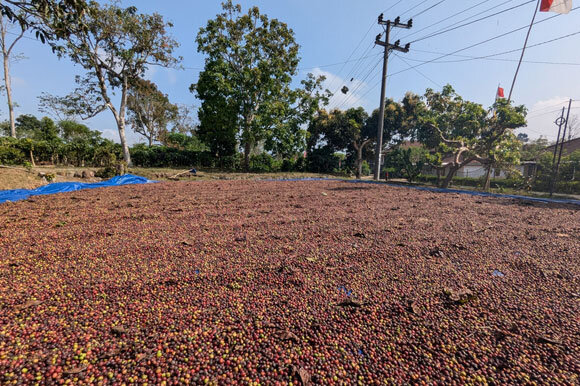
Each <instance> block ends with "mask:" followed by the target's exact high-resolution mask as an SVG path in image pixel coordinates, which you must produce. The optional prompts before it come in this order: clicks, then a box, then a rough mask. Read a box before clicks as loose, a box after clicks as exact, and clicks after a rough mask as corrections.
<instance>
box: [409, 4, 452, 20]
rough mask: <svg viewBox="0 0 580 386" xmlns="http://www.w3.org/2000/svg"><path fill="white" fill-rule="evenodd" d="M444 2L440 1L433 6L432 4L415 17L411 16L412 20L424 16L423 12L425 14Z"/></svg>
mask: <svg viewBox="0 0 580 386" xmlns="http://www.w3.org/2000/svg"><path fill="white" fill-rule="evenodd" d="M445 1H446V0H441V1H439V2H438V3H435V4H433V5H432V6H430V7H428V8H426V9H424V10H422V11H421V12H419V13H417V14H415V15H413V16H412V18H413V19H414V18H416V17H417V16H420V15H422V14H424V13H425V12H427V11H429V10H431V9H433V8H435V7H436V6H438V5H439V4H441V3H444V2H445Z"/></svg>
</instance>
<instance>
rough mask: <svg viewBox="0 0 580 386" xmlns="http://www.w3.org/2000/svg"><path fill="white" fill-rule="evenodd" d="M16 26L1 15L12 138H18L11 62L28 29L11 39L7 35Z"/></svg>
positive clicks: (1, 42)
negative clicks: (17, 45) (17, 44)
mask: <svg viewBox="0 0 580 386" xmlns="http://www.w3.org/2000/svg"><path fill="white" fill-rule="evenodd" d="M18 17H19V18H21V19H23V20H24V21H26V20H27V19H28V17H26V15H23V16H18ZM14 25H15V22H13V21H11V19H9V18H8V17H7V16H5V15H1V17H0V47H1V48H2V59H3V64H4V90H5V91H6V102H7V104H8V117H9V118H8V119H9V122H10V136H12V137H14V138H16V119H15V118H14V101H13V100H12V82H11V77H10V60H11V59H14V55H13V54H14V52H13V50H14V46H15V45H16V43H18V42H19V41H20V39H22V38H23V37H24V33H25V32H26V29H24V27H22V25H21V26H20V28H19V32H18V33H15V37H14V38H13V39H10V38H9V37H8V36H7V35H8V34H10V33H12V32H11V31H10V29H11V27H13V26H14Z"/></svg>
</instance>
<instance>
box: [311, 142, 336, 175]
mask: <svg viewBox="0 0 580 386" xmlns="http://www.w3.org/2000/svg"><path fill="white" fill-rule="evenodd" d="M307 161H308V167H307V169H308V171H310V172H312V173H332V172H333V171H334V170H338V169H340V168H339V164H340V157H339V156H337V155H336V154H335V153H334V150H333V149H332V148H331V147H330V146H325V147H322V148H319V149H313V150H312V151H310V153H308V159H307Z"/></svg>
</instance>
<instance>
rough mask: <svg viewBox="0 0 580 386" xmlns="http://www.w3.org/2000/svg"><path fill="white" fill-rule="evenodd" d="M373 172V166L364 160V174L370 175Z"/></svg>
mask: <svg viewBox="0 0 580 386" xmlns="http://www.w3.org/2000/svg"><path fill="white" fill-rule="evenodd" d="M370 174H371V167H370V166H369V163H368V162H367V161H363V162H362V175H363V176H370Z"/></svg>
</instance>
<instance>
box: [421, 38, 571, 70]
mask: <svg viewBox="0 0 580 386" xmlns="http://www.w3.org/2000/svg"><path fill="white" fill-rule="evenodd" d="M578 34H580V31H577V32H573V33H570V34H567V35H562V36H559V37H557V38H553V39H550V40H546V41H543V42H540V43H536V44H532V45H530V46H528V48H532V47H538V46H542V45H545V44H549V43H553V42H555V41H558V40H562V39H565V38H569V37H571V36H575V35H578ZM521 50H522V49H521V48H515V49H513V50H508V51H503V52H498V53H495V54H489V55H482V56H465V55H453V56H464V57H466V58H468V59H458V60H444V61H438V62H435V63H456V62H464V61H471V60H474V59H488V58H492V57H494V56H500V55H505V54H511V53H513V52H518V51H521ZM415 51H417V52H428V53H436V54H441V52H434V51H423V50H415ZM498 60H505V61H512V59H498ZM528 63H542V64H569V65H578V63H558V62H549V61H547V62H533V61H528Z"/></svg>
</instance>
